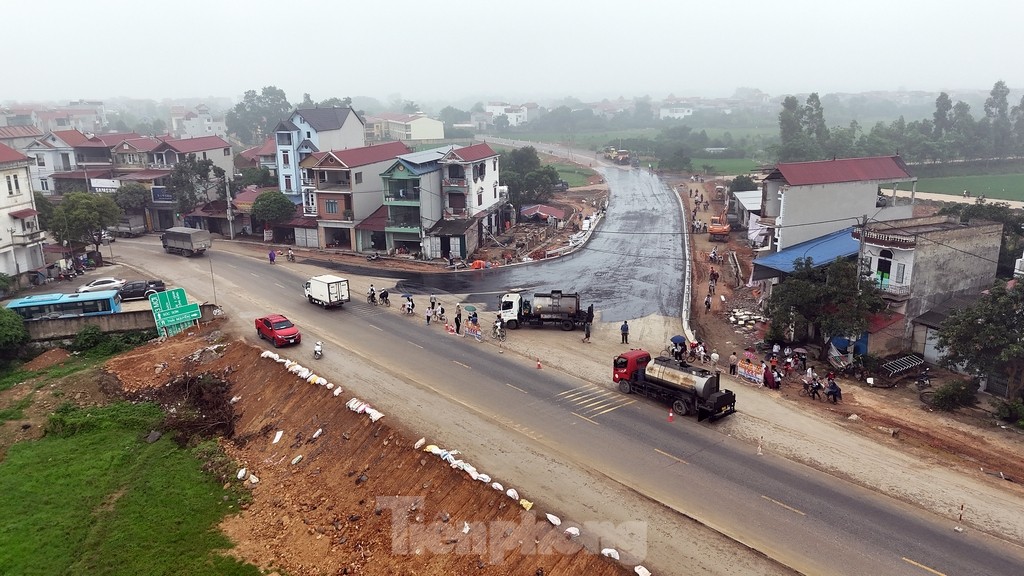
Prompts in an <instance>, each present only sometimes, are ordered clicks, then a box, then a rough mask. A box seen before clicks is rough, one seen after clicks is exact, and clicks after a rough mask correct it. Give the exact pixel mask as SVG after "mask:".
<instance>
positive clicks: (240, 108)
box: [224, 86, 292, 145]
mask: <svg viewBox="0 0 1024 576" xmlns="http://www.w3.org/2000/svg"><path fill="white" fill-rule="evenodd" d="M291 108H292V105H291V104H289V103H288V99H287V98H286V97H285V94H284V90H281V89H280V88H278V87H276V86H264V87H263V90H262V91H261V92H259V93H257V92H256V91H255V90H247V91H246V92H245V96H243V97H242V101H241V102H239V103H238V104H235V107H234V108H232V109H231V110H229V111H228V113H227V115H226V116H225V118H224V121H225V123H226V124H227V127H228V130H230V131H231V133H232V134H234V135H235V136H237V137H238V139H239V140H241V141H242V142H244V143H245V144H249V145H254V144H257V143H259V142H261V141H262V140H263V139H264V138H265V137H266V135H267V134H271V133H272V132H273V131H274V127H275V126H276V125H277V123H278V122H279V121H281V120H283V119H284V118H285V117H286V116H287V115H288V113H289V112H290V111H291Z"/></svg>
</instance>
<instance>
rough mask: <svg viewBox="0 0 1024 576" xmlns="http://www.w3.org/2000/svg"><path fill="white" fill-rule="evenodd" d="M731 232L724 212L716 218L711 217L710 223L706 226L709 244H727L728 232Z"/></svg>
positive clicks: (726, 213) (726, 214)
mask: <svg viewBox="0 0 1024 576" xmlns="http://www.w3.org/2000/svg"><path fill="white" fill-rule="evenodd" d="M731 231H732V225H731V224H729V215H728V212H727V211H726V210H722V212H721V213H720V214H718V215H716V216H712V217H711V222H710V223H709V224H708V240H709V241H711V242H728V241H729V232H731Z"/></svg>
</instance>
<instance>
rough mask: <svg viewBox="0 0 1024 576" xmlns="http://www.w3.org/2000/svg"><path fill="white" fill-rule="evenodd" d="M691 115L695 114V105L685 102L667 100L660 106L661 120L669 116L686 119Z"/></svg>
mask: <svg viewBox="0 0 1024 576" xmlns="http://www.w3.org/2000/svg"><path fill="white" fill-rule="evenodd" d="M690 116H693V107H692V106H690V105H689V104H687V103H685V102H669V101H665V102H662V103H661V106H659V107H658V119H659V120H665V119H667V118H671V119H673V120H684V119H686V118H688V117H690Z"/></svg>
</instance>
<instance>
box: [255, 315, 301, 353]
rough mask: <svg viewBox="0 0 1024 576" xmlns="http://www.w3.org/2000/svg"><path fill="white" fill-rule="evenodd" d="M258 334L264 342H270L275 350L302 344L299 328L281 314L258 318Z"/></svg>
mask: <svg viewBox="0 0 1024 576" xmlns="http://www.w3.org/2000/svg"><path fill="white" fill-rule="evenodd" d="M256 334H257V335H259V337H260V338H262V339H264V340H270V343H271V344H273V345H274V347H275V348H278V347H281V346H284V345H285V344H298V343H300V342H302V334H299V329H298V327H296V326H295V324H292V322H291V320H289V319H287V318H285V317H284V316H282V315H280V314H270V315H268V316H264V317H262V318H257V319H256Z"/></svg>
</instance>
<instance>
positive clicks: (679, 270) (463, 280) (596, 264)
mask: <svg viewBox="0 0 1024 576" xmlns="http://www.w3.org/2000/svg"><path fill="white" fill-rule="evenodd" d="M601 172H602V174H603V176H604V177H605V180H606V181H607V182H608V185H609V188H610V193H609V205H608V211H607V214H606V216H605V218H604V220H603V221H602V222H601V224H600V226H599V227H598V229H597V231H596V232H595V233H594V234H593V235H592V237H591V238H590V241H589V242H588V243H587V245H586V246H585V247H584V248H583V249H581V250H578V251H576V252H575V253H573V254H572V255H569V256H565V257H562V258H556V259H552V260H548V261H544V262H537V263H533V264H525V265H515V266H505V267H500V268H491V269H486V270H464V271H460V272H457V273H452V272H447V273H445V272H435V273H409V272H403V271H390V270H381V269H377V268H373V267H370V266H367V267H363V266H351V265H342V264H336V263H329V262H326V261H323V262H316V263H317V264H320V265H322V266H324V267H326V268H333V269H336V270H339V271H341V272H347V273H350V274H365V275H371V276H378V277H379V276H384V277H391V278H395V280H396V286H395V290H394V291H393V293H394V294H402V293H411V294H427V293H430V292H436V293H437V294H438V295H441V294H446V293H450V294H469V295H470V296H469V297H468V298H466V301H467V302H473V303H478V304H484V305H488V306H492V307H493V306H495V305H496V304H497V300H498V298H499V297H500V296H501V294H503V293H505V292H510V291H526V292H528V293H534V292H548V291H550V290H562V291H563V292H579V293H580V295H581V301H582V302H581V303H582V305H584V306H587V305H589V304H593V305H594V308H595V309H596V310H598V311H600V312H601V320H602V321H604V322H616V321H619V320H624V319H633V318H640V317H643V316H647V315H650V314H660V315H663V316H676V317H678V316H679V315H680V313H681V310H682V294H683V289H682V277H683V272H684V270H685V265H686V260H685V257H684V252H683V240H684V238H685V236H684V234H682V230H683V220H682V215H681V214H680V205H679V201H678V200H677V198H676V196H675V194H674V193H673V192H672V191H671V190H670V189H669V187H668V186H667V185H666V184H665V183H664V182H662V181H661V180H659V179H658V178H657V177H656V176H654V175H652V174H650V173H648V172H647V171H645V170H642V169H639V168H633V169H622V168H604V169H601ZM307 262H310V263H314V261H312V260H307Z"/></svg>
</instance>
